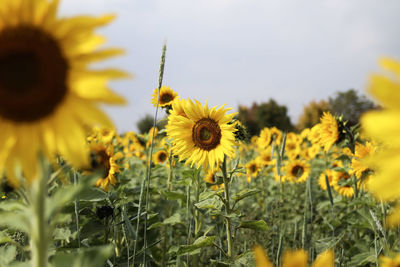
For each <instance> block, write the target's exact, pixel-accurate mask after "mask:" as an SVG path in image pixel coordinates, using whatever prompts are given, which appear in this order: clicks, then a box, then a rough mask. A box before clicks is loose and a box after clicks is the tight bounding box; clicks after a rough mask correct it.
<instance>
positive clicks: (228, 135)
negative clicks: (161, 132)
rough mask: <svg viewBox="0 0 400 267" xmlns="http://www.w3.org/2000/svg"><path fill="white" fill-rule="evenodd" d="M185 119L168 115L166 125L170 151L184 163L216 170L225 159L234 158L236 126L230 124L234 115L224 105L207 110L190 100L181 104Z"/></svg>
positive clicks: (172, 114) (180, 116) (207, 108)
mask: <svg viewBox="0 0 400 267" xmlns="http://www.w3.org/2000/svg"><path fill="white" fill-rule="evenodd" d="M183 110H184V114H185V116H182V115H177V114H175V113H171V114H170V116H169V117H168V124H167V126H166V130H167V135H168V137H170V138H172V140H173V147H172V150H173V152H174V154H176V155H178V156H179V159H180V160H186V164H191V166H193V165H194V164H196V165H197V167H199V166H201V165H202V166H203V168H204V169H206V168H207V167H209V168H210V169H215V168H216V166H219V164H220V163H222V161H223V160H224V156H228V157H233V156H234V155H235V148H234V146H235V145H236V142H235V135H234V131H235V127H234V125H233V124H231V123H230V122H231V121H232V119H233V116H235V115H236V113H233V114H226V112H227V111H228V110H230V109H225V108H224V106H222V107H220V108H218V109H217V107H213V108H211V109H209V107H208V105H207V103H205V105H204V107H203V106H202V105H201V103H200V102H198V101H195V102H192V101H191V100H187V101H185V103H184V104H183ZM186 116H187V117H186Z"/></svg>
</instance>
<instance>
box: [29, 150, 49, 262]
mask: <svg viewBox="0 0 400 267" xmlns="http://www.w3.org/2000/svg"><path fill="white" fill-rule="evenodd" d="M45 165H46V163H45V159H44V158H43V156H42V157H41V167H42V171H43V173H42V177H40V178H37V179H36V180H35V181H33V184H32V187H31V198H32V199H31V202H30V203H31V208H32V211H33V212H32V214H33V218H32V221H31V242H30V243H31V244H30V245H31V250H32V266H33V267H47V266H48V237H49V233H48V232H47V229H49V227H48V223H47V220H46V195H47V177H48V168H47V167H46V166H45Z"/></svg>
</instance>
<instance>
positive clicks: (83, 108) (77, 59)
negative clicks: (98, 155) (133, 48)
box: [0, 0, 128, 185]
mask: <svg viewBox="0 0 400 267" xmlns="http://www.w3.org/2000/svg"><path fill="white" fill-rule="evenodd" d="M58 4H59V1H55V0H53V1H49V0H30V1H25V0H2V1H1V2H0V128H1V132H0V151H1V153H0V159H1V161H0V171H2V170H3V169H5V172H6V176H7V177H8V178H9V179H11V180H12V181H13V184H14V185H16V184H18V180H17V178H16V176H15V174H14V171H15V169H16V168H17V167H21V168H22V172H23V175H24V177H26V179H27V180H28V182H31V181H32V180H34V179H35V178H37V177H38V176H39V174H38V163H37V157H38V153H39V151H40V152H41V153H43V154H44V155H45V156H47V157H49V158H51V157H53V156H54V155H56V154H59V155H62V156H63V157H64V158H65V159H66V160H67V161H68V162H70V163H72V164H73V165H74V166H77V167H82V166H88V165H89V151H88V149H87V147H86V137H87V133H86V129H87V127H86V126H89V127H90V128H91V127H93V126H94V125H98V124H101V125H107V126H109V127H112V123H111V122H110V120H109V119H108V117H107V116H106V115H105V114H104V113H103V112H102V111H101V110H100V109H99V108H98V104H99V103H109V104H123V103H124V102H125V100H124V99H123V98H122V97H120V96H118V95H116V94H114V93H113V92H112V91H111V90H109V88H108V86H107V83H108V81H109V80H110V79H115V78H124V77H127V76H128V75H127V74H126V73H124V72H122V71H120V70H116V69H104V70H94V69H92V68H90V67H89V66H90V64H91V63H93V62H97V61H101V60H104V59H107V58H110V57H113V56H116V55H119V54H121V53H122V50H120V49H99V47H100V45H101V44H102V43H103V42H104V38H103V37H101V36H99V35H97V34H95V33H94V30H95V29H96V28H97V27H100V26H104V25H106V24H108V23H109V22H111V21H112V20H113V18H114V16H103V17H92V16H79V17H73V18H65V17H63V18H59V17H57V9H58Z"/></svg>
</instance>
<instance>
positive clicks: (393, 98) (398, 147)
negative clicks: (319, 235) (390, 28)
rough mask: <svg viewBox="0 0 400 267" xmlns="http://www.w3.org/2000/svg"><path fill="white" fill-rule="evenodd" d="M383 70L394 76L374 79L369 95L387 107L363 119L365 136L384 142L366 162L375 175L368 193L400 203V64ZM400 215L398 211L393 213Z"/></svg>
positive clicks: (387, 63)
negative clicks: (379, 149)
mask: <svg viewBox="0 0 400 267" xmlns="http://www.w3.org/2000/svg"><path fill="white" fill-rule="evenodd" d="M380 63H381V66H382V67H383V68H385V69H387V70H389V71H390V72H391V73H390V74H391V76H388V77H387V76H384V75H380V74H375V75H373V76H371V79H370V87H369V92H370V93H371V94H372V96H373V97H375V99H376V100H378V101H379V103H380V104H381V105H382V106H383V107H384V109H382V110H377V111H371V112H368V113H367V114H365V115H364V116H363V117H362V118H361V124H362V128H363V130H364V132H365V134H366V136H368V137H370V138H372V139H373V140H376V141H378V142H381V143H382V145H383V148H382V149H381V151H380V152H376V153H375V155H371V156H370V157H369V159H367V162H368V165H369V167H370V168H371V169H373V170H374V171H375V175H374V177H373V178H372V179H370V181H369V182H368V190H370V191H371V192H372V193H373V194H374V195H375V196H376V197H378V198H379V199H382V200H385V201H393V200H400V179H399V174H400V164H399V162H400V124H399V121H400V62H398V61H394V60H392V59H383V60H381V62H380ZM394 211H395V212H400V209H399V208H395V209H394ZM392 218H398V219H399V220H397V221H396V220H392V221H391V225H392V226H394V225H398V224H399V223H400V216H399V215H396V214H392Z"/></svg>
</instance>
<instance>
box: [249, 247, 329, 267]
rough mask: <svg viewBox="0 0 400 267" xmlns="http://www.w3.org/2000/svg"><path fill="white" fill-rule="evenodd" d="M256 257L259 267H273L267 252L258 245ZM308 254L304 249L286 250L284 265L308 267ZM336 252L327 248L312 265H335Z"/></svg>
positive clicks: (255, 250) (324, 266) (255, 251)
mask: <svg viewBox="0 0 400 267" xmlns="http://www.w3.org/2000/svg"><path fill="white" fill-rule="evenodd" d="M254 257H255V259H256V266H257V267H273V265H272V263H271V262H270V261H269V259H268V256H267V255H266V254H265V252H264V249H263V248H262V247H261V246H259V245H257V246H255V247H254ZM307 266H308V255H307V252H305V251H304V250H302V249H299V250H296V251H286V252H285V253H284V254H283V259H282V267H307ZM333 266H334V254H333V251H332V250H326V251H324V252H322V253H320V254H319V255H318V256H317V258H316V259H315V261H314V262H313V264H312V267H333Z"/></svg>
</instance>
